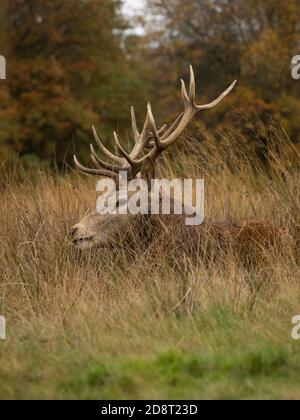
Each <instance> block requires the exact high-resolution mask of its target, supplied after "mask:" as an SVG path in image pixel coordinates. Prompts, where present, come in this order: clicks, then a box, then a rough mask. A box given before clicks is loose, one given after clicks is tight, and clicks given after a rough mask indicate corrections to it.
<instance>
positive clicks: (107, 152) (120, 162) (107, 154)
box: [93, 126, 123, 165]
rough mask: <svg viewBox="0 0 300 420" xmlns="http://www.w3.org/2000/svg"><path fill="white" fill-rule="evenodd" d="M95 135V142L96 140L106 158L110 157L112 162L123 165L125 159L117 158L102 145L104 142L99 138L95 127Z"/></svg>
mask: <svg viewBox="0 0 300 420" xmlns="http://www.w3.org/2000/svg"><path fill="white" fill-rule="evenodd" d="M93 133H94V137H95V140H96V143H97V145H98V147H99V149H100V150H101V152H102V153H103V154H104V155H105V156H106V157H108V158H109V159H111V160H112V161H114V162H116V163H118V164H119V165H122V164H123V159H121V158H120V157H118V156H116V155H114V154H113V153H112V152H111V151H110V150H108V149H107V148H106V147H105V146H104V144H103V143H102V141H101V140H100V138H99V136H98V134H97V131H96V129H95V127H94V126H93Z"/></svg>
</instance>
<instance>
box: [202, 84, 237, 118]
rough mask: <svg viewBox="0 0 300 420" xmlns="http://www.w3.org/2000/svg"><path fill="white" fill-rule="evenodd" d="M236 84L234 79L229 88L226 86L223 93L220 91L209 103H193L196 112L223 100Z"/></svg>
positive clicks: (210, 107) (212, 106)
mask: <svg viewBox="0 0 300 420" xmlns="http://www.w3.org/2000/svg"><path fill="white" fill-rule="evenodd" d="M236 84H237V80H235V81H234V82H233V83H232V84H231V85H230V86H229V88H227V89H226V90H225V91H224V92H223V93H221V95H220V96H219V97H218V98H217V99H215V100H214V101H212V102H210V103H209V104H206V105H200V106H199V105H195V107H196V109H197V112H198V111H204V110H206V109H212V108H214V107H215V106H217V105H219V103H220V102H222V101H223V99H224V98H225V97H226V96H227V95H228V94H229V93H230V92H231V91H232V90H233V89H234V87H235V85H236Z"/></svg>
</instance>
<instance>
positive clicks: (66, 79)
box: [0, 0, 143, 162]
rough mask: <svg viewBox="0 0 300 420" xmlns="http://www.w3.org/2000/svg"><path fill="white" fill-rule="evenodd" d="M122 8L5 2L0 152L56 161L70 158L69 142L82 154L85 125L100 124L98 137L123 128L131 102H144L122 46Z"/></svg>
mask: <svg viewBox="0 0 300 420" xmlns="http://www.w3.org/2000/svg"><path fill="white" fill-rule="evenodd" d="M121 5H122V2H121V1H119V0H10V1H9V2H7V4H6V6H5V7H3V8H2V9H1V31H0V32H1V33H2V34H4V33H5V34H6V43H5V46H4V49H5V53H6V56H7V61H8V80H7V81H6V85H5V86H6V87H5V91H2V94H1V93H0V95H1V99H2V98H3V102H2V101H1V109H0V119H1V130H0V142H1V145H2V148H3V147H4V146H5V147H6V148H7V147H9V148H10V149H11V150H14V151H15V152H17V153H18V154H19V155H20V156H27V155H32V154H34V155H36V156H38V157H39V158H42V159H48V158H51V157H54V156H56V157H57V160H58V161H60V162H61V161H63V160H64V159H65V158H68V157H69V158H70V157H71V155H72V153H73V143H74V144H76V148H77V152H79V154H80V152H81V150H82V153H84V152H83V151H84V150H86V147H85V145H84V142H87V141H88V137H90V129H91V126H92V124H96V125H98V124H100V123H101V124H102V126H103V127H104V133H108V131H109V132H111V131H112V126H116V125H117V126H120V127H121V128H122V127H123V126H125V125H127V123H128V109H129V106H130V104H131V102H134V100H136V99H137V96H139V97H142V96H143V95H138V93H139V89H137V88H136V87H137V86H136V84H134V83H133V80H135V72H134V69H133V67H132V66H131V64H130V62H129V60H128V58H127V55H126V50H125V48H124V45H123V44H124V33H125V31H126V29H127V24H126V22H125V21H124V18H123V16H122V14H121V10H120V9H121ZM3 103H5V105H4V106H3ZM125 108H126V112H127V114H126V116H125ZM78 149H79V150H78Z"/></svg>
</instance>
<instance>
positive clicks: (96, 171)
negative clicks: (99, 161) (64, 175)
mask: <svg viewBox="0 0 300 420" xmlns="http://www.w3.org/2000/svg"><path fill="white" fill-rule="evenodd" d="M73 159H74V163H75V165H76V167H77V169H79V170H80V171H81V172H83V173H85V174H87V175H98V176H104V177H106V178H115V179H117V180H118V179H119V176H118V174H117V173H115V172H112V171H108V170H105V169H91V168H87V167H85V166H83V165H81V163H80V162H79V161H78V159H77V157H76V155H74V157H73Z"/></svg>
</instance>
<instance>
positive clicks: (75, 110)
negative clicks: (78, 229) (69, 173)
mask: <svg viewBox="0 0 300 420" xmlns="http://www.w3.org/2000/svg"><path fill="white" fill-rule="evenodd" d="M299 34H300V1H299V0H285V1H282V0H268V1H267V2H266V1H265V0H185V1H181V0H126V1H125V0H124V1H121V0H9V1H6V0H2V1H1V8H0V54H2V55H4V56H5V57H6V60H7V80H6V81H1V82H0V162H1V164H3V162H4V163H6V162H10V161H12V160H14V159H16V157H18V159H20V160H21V162H22V163H23V164H24V165H25V166H28V167H30V168H32V167H35V166H40V165H45V166H51V167H56V168H59V169H61V168H63V167H65V165H68V164H71V157H72V155H73V153H74V151H75V150H76V153H77V154H78V155H79V156H80V157H81V158H82V159H85V157H86V156H87V155H88V144H89V142H90V141H91V139H92V132H91V126H92V125H95V126H96V127H97V128H98V131H99V133H100V134H101V136H102V137H103V139H104V141H105V142H106V143H107V144H108V145H109V144H111V143H112V131H113V130H114V129H117V130H118V131H119V132H120V134H121V135H122V136H123V137H122V138H123V141H124V142H125V144H126V143H127V142H130V141H131V138H130V112H129V110H130V106H131V105H134V106H135V108H136V111H137V114H138V118H139V122H140V124H142V121H143V118H144V117H145V111H146V103H147V101H148V100H151V101H152V103H153V110H154V113H155V115H156V118H157V120H158V122H159V123H163V122H164V121H165V120H166V121H169V120H170V119H171V118H172V117H174V116H175V115H176V114H177V113H178V112H179V110H180V109H181V107H182V104H181V99H180V91H179V79H180V77H184V78H185V79H187V78H188V65H189V64H190V63H191V64H193V66H194V70H195V74H196V77H197V90H198V102H200V100H201V102H206V101H207V100H211V99H212V98H214V97H215V96H216V95H217V94H219V93H220V92H221V91H223V90H224V89H225V88H226V87H227V86H228V85H229V84H230V83H231V82H232V81H233V80H234V79H236V78H237V79H239V85H238V88H237V89H236V90H235V92H234V93H233V94H232V95H231V96H230V97H229V98H228V99H227V101H226V104H225V105H222V106H220V107H219V108H218V109H216V110H214V111H213V112H211V113H204V114H203V115H200V116H199V117H198V119H197V121H196V122H195V123H194V126H193V127H192V128H191V130H193V131H192V132H193V137H194V138H195V139H196V141H199V142H203V141H208V140H207V136H206V135H205V133H206V131H209V132H210V133H211V135H212V136H213V137H212V138H213V139H214V140H210V141H218V139H220V138H221V137H222V133H227V134H228V135H229V137H231V138H234V137H237V136H240V135H241V136H243V138H244V139H245V142H246V143H247V144H248V145H250V146H251V148H253V150H255V153H256V156H257V158H261V159H263V156H264V150H265V149H264V148H266V147H267V142H268V139H269V138H270V137H272V133H273V132H276V133H277V132H278V130H281V131H283V132H284V133H286V135H287V136H286V137H287V138H288V137H289V138H290V139H291V140H292V143H293V144H294V146H295V147H297V148H298V143H300V81H299V82H297V81H294V80H293V79H292V77H291V60H292V57H293V56H294V55H296V54H298V53H299V51H300V37H299ZM273 137H274V136H273ZM275 137H276V136H275ZM275 141H276V138H275ZM272 144H274V139H273V143H272ZM290 153H291V154H292V155H293V150H291V152H290Z"/></svg>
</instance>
